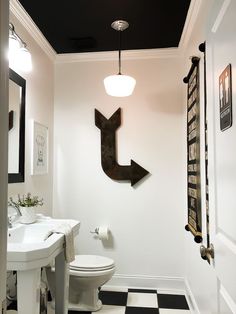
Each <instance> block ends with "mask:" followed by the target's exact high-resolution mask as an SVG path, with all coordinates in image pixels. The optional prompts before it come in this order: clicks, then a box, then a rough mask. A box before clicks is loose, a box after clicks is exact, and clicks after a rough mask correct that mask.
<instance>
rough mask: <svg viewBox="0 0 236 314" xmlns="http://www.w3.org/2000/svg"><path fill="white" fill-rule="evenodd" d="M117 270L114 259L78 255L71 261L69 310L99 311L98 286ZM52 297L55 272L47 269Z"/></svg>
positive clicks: (100, 305)
mask: <svg viewBox="0 0 236 314" xmlns="http://www.w3.org/2000/svg"><path fill="white" fill-rule="evenodd" d="M114 272H115V263H114V261H113V260H112V259H110V258H107V257H103V256H96V255H76V256H75V260H74V261H73V262H72V263H70V282H69V310H71V311H98V310H100V309H101V307H102V302H101V300H99V298H98V292H99V291H98V288H99V287H101V286H102V285H104V284H105V283H106V282H107V281H108V280H110V279H111V277H112V275H113V274H114ZM47 277H48V281H49V287H50V291H51V294H52V297H54V295H55V280H54V272H52V271H51V270H50V269H49V270H47Z"/></svg>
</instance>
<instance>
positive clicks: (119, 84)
mask: <svg viewBox="0 0 236 314" xmlns="http://www.w3.org/2000/svg"><path fill="white" fill-rule="evenodd" d="M111 27H112V28H113V29H114V30H116V31H118V32H119V73H118V74H116V75H110V76H107V77H106V78H105V79H104V86H105V90H106V93H107V94H108V95H110V96H115V97H126V96H130V95H131V94H132V93H133V90H134V87H135V84H136V80H135V79H134V78H133V77H131V76H128V75H123V74H121V32H122V31H124V30H125V29H127V28H128V27H129V23H128V22H126V21H123V20H117V21H114V22H113V23H112V24H111Z"/></svg>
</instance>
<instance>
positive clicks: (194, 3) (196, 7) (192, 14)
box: [179, 0, 203, 54]
mask: <svg viewBox="0 0 236 314" xmlns="http://www.w3.org/2000/svg"><path fill="white" fill-rule="evenodd" d="M202 2H203V0H191V3H190V6H189V9H188V14H187V18H186V21H185V24H184V29H183V32H182V36H181V38H180V42H179V49H180V53H181V54H183V53H184V51H185V49H186V48H187V46H188V43H189V40H190V38H191V35H192V32H193V29H194V26H195V24H196V21H197V18H198V15H199V12H200V8H201V5H202Z"/></svg>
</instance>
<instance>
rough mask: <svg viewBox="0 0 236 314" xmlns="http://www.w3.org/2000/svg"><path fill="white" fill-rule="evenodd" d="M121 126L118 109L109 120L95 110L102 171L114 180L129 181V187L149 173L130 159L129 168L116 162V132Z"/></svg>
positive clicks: (119, 110)
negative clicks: (99, 134)
mask: <svg viewBox="0 0 236 314" xmlns="http://www.w3.org/2000/svg"><path fill="white" fill-rule="evenodd" d="M120 124H121V109H120V108H119V109H118V110H117V111H116V112H115V113H114V114H113V115H112V116H111V117H110V119H106V118H105V117H104V116H103V115H102V114H101V113H100V112H99V111H98V110H97V109H95V125H96V126H97V127H98V128H99V129H100V130H101V161H102V169H103V171H104V172H105V173H106V174H107V175H108V177H110V178H111V179H114V180H130V181H131V186H133V185H135V184H136V183H137V182H138V181H139V180H141V179H142V178H143V177H145V176H146V175H147V174H148V173H149V172H148V171H147V170H145V169H144V168H142V167H141V166H139V165H138V164H137V163H136V162H135V161H133V160H132V159H131V165H130V166H121V165H119V164H118V163H117V161H116V130H117V129H118V128H119V126H120Z"/></svg>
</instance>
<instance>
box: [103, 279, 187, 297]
mask: <svg viewBox="0 0 236 314" xmlns="http://www.w3.org/2000/svg"><path fill="white" fill-rule="evenodd" d="M104 287H109V288H111V287H127V288H140V289H157V290H158V291H159V292H162V293H173V294H174V293H176V294H180V293H181V294H185V293H186V289H185V280H184V278H182V277H159V276H140V275H122V274H115V275H114V276H113V277H112V279H111V280H110V281H109V282H108V283H107V284H106V285H105V286H104Z"/></svg>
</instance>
